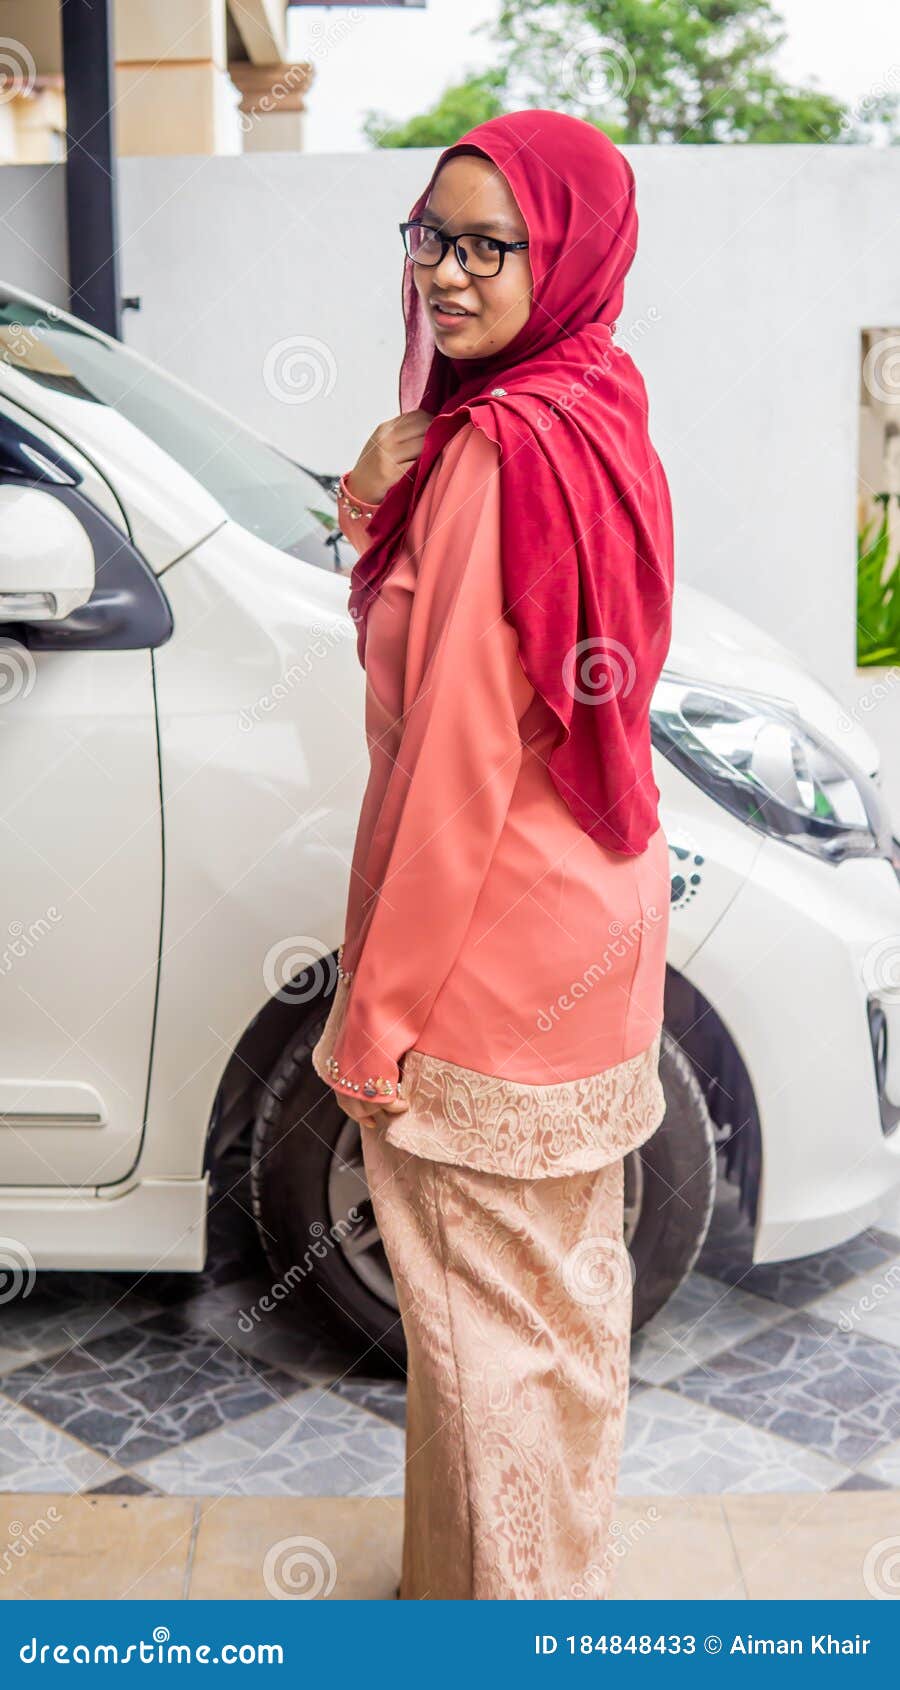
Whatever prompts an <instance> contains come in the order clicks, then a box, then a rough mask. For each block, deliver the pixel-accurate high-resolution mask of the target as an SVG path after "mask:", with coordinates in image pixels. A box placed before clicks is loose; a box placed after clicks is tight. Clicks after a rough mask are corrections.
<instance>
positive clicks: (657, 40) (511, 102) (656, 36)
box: [365, 0, 900, 147]
mask: <svg viewBox="0 0 900 1690" xmlns="http://www.w3.org/2000/svg"><path fill="white" fill-rule="evenodd" d="M481 27H482V29H483V30H486V31H487V33H488V35H489V38H490V39H491V40H492V41H494V42H496V44H497V46H498V47H499V49H500V58H501V64H500V66H499V67H498V68H497V69H496V70H491V71H488V72H485V73H482V74H480V75H478V76H472V77H470V78H468V79H467V80H466V81H464V82H462V83H459V84H457V85H456V86H454V87H452V88H449V89H447V91H446V92H445V93H444V94H443V95H442V97H441V99H440V100H439V101H438V103H437V105H436V106H435V107H433V109H432V110H431V111H430V112H426V113H424V114H423V115H422V116H420V117H415V118H412V119H410V120H409V121H408V122H406V123H397V124H391V123H390V121H389V120H388V119H387V118H386V117H385V116H384V115H383V114H381V115H379V114H376V113H372V114H371V115H370V117H369V119H368V120H367V123H366V125H365V129H366V134H367V136H368V138H369V139H370V140H371V141H372V142H373V144H375V145H380V146H395V147H396V146H399V147H410V146H416V147H424V146H447V145H448V144H449V143H450V142H452V141H455V140H457V139H458V137H459V136H460V135H461V134H463V133H464V131H465V130H466V129H467V128H470V127H471V126H472V124H474V123H478V122H481V121H482V120H483V119H484V118H486V117H491V116H494V115H496V113H497V112H500V111H512V110H517V109H520V108H521V107H527V106H544V107H550V108H552V109H553V110H555V111H567V112H571V113H573V114H574V115H575V116H576V117H582V118H585V119H586V120H587V121H588V122H590V123H595V124H596V125H597V126H598V127H599V128H602V129H604V130H605V131H606V133H607V134H608V135H610V136H611V137H612V139H613V140H614V141H619V142H634V141H668V142H681V143H691V142H693V143H709V142H741V141H756V142H776V141H780V142H785V141H788V142H819V141H833V142H867V141H868V142H870V141H872V140H873V138H875V137H876V135H877V136H878V138H880V139H881V140H888V141H896V140H897V139H900V129H898V119H897V98H896V95H893V94H884V95H877V96H875V97H874V98H873V99H871V100H869V101H864V102H862V104H861V107H860V111H859V114H858V115H857V114H856V113H855V112H853V111H851V110H849V109H848V108H847V107H846V106H845V105H843V104H842V102H841V101H840V100H837V99H835V98H833V97H832V96H831V95H830V94H827V93H825V92H824V91H823V90H821V89H819V88H815V87H812V86H810V87H798V86H794V85H792V84H791V83H789V82H787V81H786V80H785V79H784V78H783V77H782V76H781V74H780V72H779V71H778V70H777V68H776V65H775V62H774V61H775V57H776V55H777V53H778V51H779V49H780V48H781V46H782V43H783V42H784V40H785V38H786V31H785V29H784V26H783V21H782V19H781V17H780V16H779V14H778V13H777V12H776V11H775V9H774V8H773V6H772V5H771V4H770V0H501V5H500V11H499V15H498V17H497V19H496V21H495V22H494V23H492V24H488V25H482V26H481Z"/></svg>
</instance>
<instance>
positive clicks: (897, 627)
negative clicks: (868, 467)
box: [856, 493, 900, 668]
mask: <svg viewBox="0 0 900 1690" xmlns="http://www.w3.org/2000/svg"><path fill="white" fill-rule="evenodd" d="M875 498H876V503H878V504H879V505H880V506H881V521H880V523H879V524H878V530H877V533H876V534H875V536H874V538H872V537H871V535H872V529H873V527H874V526H875V518H873V519H872V521H871V522H868V523H866V526H865V527H864V528H863V529H862V530H861V531H860V533H859V535H858V537H857V555H856V662H857V665H858V666H859V668H870V667H872V666H873V665H875V664H888V663H897V662H900V554H898V556H897V562H896V563H895V564H894V567H893V569H892V570H891V571H890V574H889V575H887V576H885V575H884V567H885V564H886V563H887V561H888V549H889V545H890V535H889V532H888V505H889V504H890V501H891V499H892V498H895V499H896V500H897V503H898V505H900V494H898V493H893V494H891V493H877V494H876V495H875Z"/></svg>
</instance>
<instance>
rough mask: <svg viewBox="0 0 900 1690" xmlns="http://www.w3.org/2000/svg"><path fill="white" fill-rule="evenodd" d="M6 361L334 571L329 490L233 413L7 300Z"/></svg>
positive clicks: (261, 531)
mask: <svg viewBox="0 0 900 1690" xmlns="http://www.w3.org/2000/svg"><path fill="white" fill-rule="evenodd" d="M0 359H2V360H3V361H4V362H5V363H7V364H9V365H10V366H11V367H12V368H13V369H15V370H16V371H17V372H18V373H19V374H20V375H22V376H25V377H27V378H29V379H30V380H32V381H34V382H35V383H36V385H38V386H40V387H42V388H45V389H47V388H48V389H51V390H52V391H53V392H54V393H55V394H56V395H58V396H60V397H64V398H70V399H72V400H73V401H79V402H87V403H90V404H96V405H105V406H108V407H110V408H111V409H112V410H115V411H118V412H119V413H120V414H121V415H122V416H123V417H125V418H127V420H128V422H129V423H131V424H132V425H133V426H134V427H135V428H139V429H141V430H142V431H143V433H144V434H146V435H148V436H149V438H150V439H151V440H152V441H154V443H155V444H156V445H157V446H160V447H161V448H162V449H163V451H165V452H168V454H169V455H170V457H172V458H174V460H175V462H176V463H178V464H180V465H181V467H182V468H183V469H185V470H187V471H188V473H189V474H190V475H192V476H193V477H194V478H195V480H196V481H198V482H199V483H200V484H201V486H203V487H205V488H206V490H207V492H209V493H211V494H212V496H213V497H214V498H215V499H217V500H218V502H219V504H220V505H221V506H222V508H223V509H224V510H225V511H227V513H228V515H229V516H230V517H231V518H232V519H233V520H234V521H235V522H239V523H241V525H242V526H243V527H244V528H248V529H249V530H250V531H251V533H253V534H257V535H258V536H259V538H260V539H261V540H267V541H268V542H269V544H270V545H273V546H277V547H278V548H279V550H280V551H283V552H288V553H290V554H291V555H292V556H293V557H301V558H304V559H305V560H306V561H307V562H309V563H315V564H319V565H321V566H322V567H324V568H326V569H333V568H334V567H335V561H336V560H335V550H334V546H333V545H328V544H327V541H328V539H329V536H331V535H334V534H338V535H339V534H340V530H339V528H338V524H337V517H336V511H335V504H334V499H333V498H332V497H331V495H330V494H329V493H328V492H327V491H326V489H325V488H324V487H322V486H321V485H320V483H319V482H318V481H317V480H316V479H315V478H314V477H313V476H312V475H310V474H308V472H307V471H306V470H304V469H302V468H301V467H300V465H299V464H296V463H294V461H293V460H292V459H291V458H289V457H287V456H286V455H285V454H284V453H282V452H280V451H278V449H277V448H276V447H275V446H271V445H269V443H268V442H267V441H265V440H261V439H260V438H259V436H258V435H256V434H253V433H252V432H251V431H250V430H249V429H246V428H243V427H242V426H241V424H240V423H239V422H237V421H235V419H234V418H233V417H231V416H229V415H228V413H227V412H226V411H221V410H219V408H218V406H216V405H213V404H211V403H209V402H208V401H207V400H205V399H203V398H202V397H201V396H200V394H198V393H194V392H193V391H192V390H191V389H190V388H188V387H184V386H182V384H181V383H180V382H178V381H175V380H173V379H172V378H171V377H169V376H167V375H165V374H164V372H163V371H162V370H159V369H157V368H156V367H155V366H154V365H153V364H148V363H145V361H144V359H143V358H140V357H138V356H137V355H136V354H135V353H133V352H130V351H129V350H128V348H127V347H125V346H119V345H112V346H110V345H107V343H106V342H105V341H102V340H96V339H95V338H94V336H93V335H91V334H89V333H87V332H83V331H81V330H79V329H77V328H75V327H73V325H72V324H71V323H69V322H66V320H65V319H64V318H61V317H59V316H57V315H55V314H54V313H52V312H51V311H49V310H46V309H45V310H43V311H41V310H39V309H38V308H37V307H35V306H32V305H29V304H28V303H27V302H26V301H25V300H22V299H17V298H15V296H14V295H12V294H7V293H3V292H0ZM72 438H73V439H77V434H76V430H75V427H74V424H73V429H72Z"/></svg>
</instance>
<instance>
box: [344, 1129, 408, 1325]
mask: <svg viewBox="0 0 900 1690" xmlns="http://www.w3.org/2000/svg"><path fill="white" fill-rule="evenodd" d="M342 1113H343V1112H342ZM343 1120H344V1124H343V1126H342V1127H341V1129H340V1132H339V1133H338V1136H337V1140H336V1142H335V1146H334V1152H333V1155H332V1158H331V1167H330V1169H329V1171H328V1209H329V1216H330V1221H331V1236H332V1238H334V1239H335V1240H336V1241H337V1245H338V1248H339V1250H340V1252H341V1254H342V1256H343V1257H344V1260H345V1261H346V1263H347V1265H348V1267H349V1268H350V1269H351V1271H352V1272H353V1273H355V1275H356V1277H357V1279H359V1280H360V1281H361V1283H362V1284H363V1285H365V1287H366V1289H367V1290H368V1291H371V1292H372V1293H373V1294H374V1295H375V1296H376V1297H378V1298H380V1300H381V1302H383V1303H387V1305H388V1307H389V1308H392V1309H396V1308H397V1306H398V1305H397V1292H396V1290H395V1288H394V1280H393V1275H392V1274H391V1270H390V1267H389V1265H388V1259H387V1256H386V1254H385V1249H384V1245H383V1244H382V1242H381V1235H380V1233H379V1231H378V1223H377V1221H376V1219H375V1211H374V1209H373V1207H372V1199H371V1196H370V1195H369V1182H368V1180H367V1179H366V1170H365V1164H364V1162H363V1153H362V1140H361V1138H360V1130H361V1129H360V1126H359V1123H358V1122H357V1121H351V1120H350V1119H349V1117H348V1116H346V1115H344V1117H343ZM368 1130H369V1131H371V1128H370V1129H368Z"/></svg>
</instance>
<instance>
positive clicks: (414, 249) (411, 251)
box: [399, 217, 528, 276]
mask: <svg viewBox="0 0 900 1690" xmlns="http://www.w3.org/2000/svg"><path fill="white" fill-rule="evenodd" d="M399 227H400V233H401V235H402V236H403V245H404V247H405V249H406V256H407V258H411V259H412V262H413V263H414V264H426V265H428V266H430V267H432V268H433V267H434V265H435V264H440V263H441V262H442V260H443V257H444V254H445V253H446V251H447V248H448V247H450V246H452V247H453V250H454V252H455V253H456V261H457V263H458V264H459V265H461V267H462V268H463V270H466V271H467V272H468V274H469V275H470V276H496V275H497V274H498V273H499V271H501V270H502V269H503V260H504V258H505V257H506V254H507V253H508V252H523V251H524V249H525V248H526V247H527V245H528V242H527V241H501V240H498V239H497V237H496V236H495V235H479V234H475V233H470V234H460V235H442V234H441V232H440V230H439V229H434V228H432V226H431V224H430V223H423V222H422V221H421V219H420V218H418V217H414V218H413V219H412V222H410V223H401V224H400V226H399Z"/></svg>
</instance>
